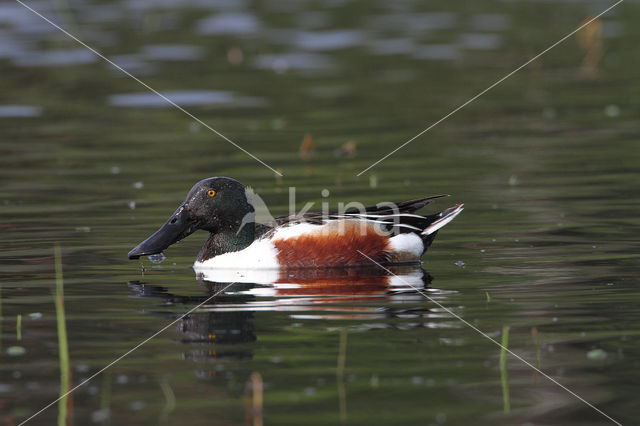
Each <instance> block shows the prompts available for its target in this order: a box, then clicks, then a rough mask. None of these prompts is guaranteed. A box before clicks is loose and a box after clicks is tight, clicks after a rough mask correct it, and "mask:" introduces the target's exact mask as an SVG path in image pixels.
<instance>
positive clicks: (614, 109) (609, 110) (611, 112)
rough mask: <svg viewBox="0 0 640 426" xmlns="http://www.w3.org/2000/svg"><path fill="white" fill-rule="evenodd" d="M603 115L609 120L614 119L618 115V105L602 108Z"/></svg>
mask: <svg viewBox="0 0 640 426" xmlns="http://www.w3.org/2000/svg"><path fill="white" fill-rule="evenodd" d="M604 115H606V116H607V117H609V118H616V117H618V116H619V115H620V107H619V106H618V105H607V106H606V107H604Z"/></svg>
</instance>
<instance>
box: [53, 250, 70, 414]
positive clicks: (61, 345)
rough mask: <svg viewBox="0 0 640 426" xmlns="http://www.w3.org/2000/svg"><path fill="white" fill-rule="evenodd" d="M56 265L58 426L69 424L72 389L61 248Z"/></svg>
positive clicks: (56, 252)
mask: <svg viewBox="0 0 640 426" xmlns="http://www.w3.org/2000/svg"><path fill="white" fill-rule="evenodd" d="M54 257H55V264H56V296H55V304H56V323H57V325H58V359H59V363H60V396H61V398H60V401H58V426H63V425H66V424H67V396H66V394H67V393H68V392H69V388H70V378H71V376H70V374H69V346H68V343H67V322H66V318H65V313H64V281H63V277H62V253H61V250H60V246H59V245H57V244H56V246H55V248H54Z"/></svg>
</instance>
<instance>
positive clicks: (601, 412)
mask: <svg viewBox="0 0 640 426" xmlns="http://www.w3.org/2000/svg"><path fill="white" fill-rule="evenodd" d="M357 252H358V253H360V254H361V255H363V256H364V257H366V258H367V259H369V260H370V261H371V262H373V263H374V264H376V265H377V266H379V267H380V268H382V269H384V270H385V271H387V272H388V273H389V274H391V275H393V276H394V277H396V278H398V279H400V281H402V282H403V283H404V284H406V285H408V286H409V287H411V288H413V289H414V290H415V291H417V292H418V293H419V294H421V295H422V296H424V298H425V299H427V300H429V301H430V302H433V303H435V304H436V305H438V307H439V308H440V309H443V310H445V311H446V312H447V313H449V314H450V315H451V316H453V317H455V318H457V319H459V320H460V321H462V322H463V323H464V324H465V325H467V326H469V327H470V328H471V329H473V330H474V331H477V332H478V333H479V334H481V335H482V336H483V337H486V338H487V339H489V340H490V341H491V342H492V343H495V344H496V345H498V346H500V347H501V348H502V349H504V350H505V351H507V352H509V353H510V354H511V355H513V356H514V357H516V358H518V359H519V360H520V361H522V362H523V363H524V364H526V365H527V366H529V367H531V368H533V369H534V370H536V371H537V372H538V373H540V374H541V375H543V376H544V377H546V378H547V379H549V380H550V381H552V382H553V383H555V384H556V385H558V386H560V387H561V388H562V389H564V390H566V391H567V392H569V393H570V394H571V395H573V396H575V397H576V398H578V399H579V400H580V401H582V402H584V403H585V404H587V405H588V406H589V407H591V408H593V409H594V410H596V411H597V412H598V413H600V414H602V415H603V416H605V417H606V418H607V419H609V420H611V421H612V422H613V423H615V424H617V425H618V426H622V423H620V422H618V421H616V420H614V419H613V418H612V417H610V416H609V415H608V414H607V413H605V412H604V411H602V410H601V409H599V408H598V407H596V406H595V405H593V404H591V403H590V402H589V401H587V400H586V399H584V398H583V397H581V396H580V395H578V394H577V393H575V392H574V391H572V390H571V389H569V388H567V387H566V386H564V385H563V384H562V383H560V382H558V381H557V380H556V379H554V378H553V377H551V376H549V375H547V374H545V373H543V372H542V371H541V370H540V369H539V368H537V367H536V366H535V365H533V364H531V363H530V362H529V361H527V360H526V359H524V358H522V357H521V356H520V355H518V354H516V353H515V352H513V351H512V350H511V349H508V348H506V347H504V346H502V344H501V343H500V342H498V341H497V340H494V339H492V338H491V336H489V335H488V334H486V333H485V332H483V331H482V330H480V329H479V328H478V327H476V326H475V325H473V324H471V323H470V322H469V321H467V320H465V319H464V318H462V317H461V316H460V315H458V314H456V313H455V312H453V311H452V310H451V309H449V308H447V307H446V306H444V305H442V304H441V303H440V302H438V301H437V300H435V299H434V298H432V297H430V296H429V295H428V294H426V293H425V292H423V291H421V290H420V289H419V288H418V287H416V286H414V285H412V284H411V283H409V282H407V281H405V280H404V279H403V278H402V277H399V276H398V275H396V274H394V273H393V272H391V271H390V270H389V269H388V268H385V267H384V266H383V265H381V264H380V263H378V262H376V261H375V260H373V259H372V258H370V257H369V256H367V255H366V254H364V253H363V252H361V251H360V250H357Z"/></svg>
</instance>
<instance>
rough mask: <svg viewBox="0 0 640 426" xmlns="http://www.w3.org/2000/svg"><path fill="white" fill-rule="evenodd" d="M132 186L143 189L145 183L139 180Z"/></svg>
mask: <svg viewBox="0 0 640 426" xmlns="http://www.w3.org/2000/svg"><path fill="white" fill-rule="evenodd" d="M131 186H133V187H134V188H135V189H142V188H144V183H142V182H140V181H138V182H134V183H132V184H131Z"/></svg>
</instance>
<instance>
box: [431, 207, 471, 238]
mask: <svg viewBox="0 0 640 426" xmlns="http://www.w3.org/2000/svg"><path fill="white" fill-rule="evenodd" d="M463 206H464V204H457V205H455V206H453V207H451V208H448V209H446V210H443V211H442V212H440V213H439V215H438V216H440V217H439V218H437V219H436V220H434V221H433V223H431V224H430V225H429V226H427V227H426V228H425V229H424V230H423V231H422V232H421V234H422V235H430V234H433V233H434V232H436V231H437V230H438V229H440V228H442V227H443V226H445V225H446V224H447V223H449V222H451V221H452V220H453V218H455V217H456V216H458V215H459V214H460V212H461V211H462V210H464V209H463Z"/></svg>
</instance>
